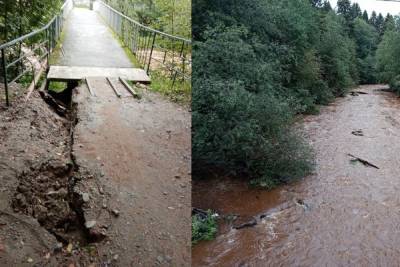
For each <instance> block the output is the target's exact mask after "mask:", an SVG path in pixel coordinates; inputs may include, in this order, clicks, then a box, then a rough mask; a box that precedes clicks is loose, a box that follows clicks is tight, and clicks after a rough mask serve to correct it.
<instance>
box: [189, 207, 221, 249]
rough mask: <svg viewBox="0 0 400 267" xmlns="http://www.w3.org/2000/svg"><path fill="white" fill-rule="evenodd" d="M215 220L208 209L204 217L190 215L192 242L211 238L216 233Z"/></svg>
mask: <svg viewBox="0 0 400 267" xmlns="http://www.w3.org/2000/svg"><path fill="white" fill-rule="evenodd" d="M217 229H218V228H217V222H216V219H215V217H214V216H213V214H212V212H211V211H210V210H209V211H208V213H207V217H206V218H202V217H200V216H199V215H197V214H196V215H193V216H192V244H196V243H197V242H199V241H201V240H213V239H214V238H215V235H216V233H217Z"/></svg>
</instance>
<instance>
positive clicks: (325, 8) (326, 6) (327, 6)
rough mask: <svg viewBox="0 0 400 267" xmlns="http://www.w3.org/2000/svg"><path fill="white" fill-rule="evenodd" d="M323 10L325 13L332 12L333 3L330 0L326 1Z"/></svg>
mask: <svg viewBox="0 0 400 267" xmlns="http://www.w3.org/2000/svg"><path fill="white" fill-rule="evenodd" d="M322 10H323V11H325V12H329V11H332V6H331V3H330V2H329V1H328V0H325V1H324V2H323V3H322Z"/></svg>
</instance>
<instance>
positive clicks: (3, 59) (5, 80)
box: [1, 48, 10, 107]
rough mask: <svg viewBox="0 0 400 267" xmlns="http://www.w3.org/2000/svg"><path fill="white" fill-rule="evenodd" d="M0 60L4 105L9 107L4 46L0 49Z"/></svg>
mask: <svg viewBox="0 0 400 267" xmlns="http://www.w3.org/2000/svg"><path fill="white" fill-rule="evenodd" d="M1 62H2V67H3V75H4V90H5V93H6V105H7V107H9V106H10V102H9V99H8V81H7V60H6V53H5V51H4V48H3V49H1Z"/></svg>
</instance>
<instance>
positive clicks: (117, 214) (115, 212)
mask: <svg viewBox="0 0 400 267" xmlns="http://www.w3.org/2000/svg"><path fill="white" fill-rule="evenodd" d="M111 212H112V214H113V215H114V216H115V217H118V216H119V210H116V209H113V210H112V211H111Z"/></svg>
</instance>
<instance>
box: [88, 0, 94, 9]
mask: <svg viewBox="0 0 400 267" xmlns="http://www.w3.org/2000/svg"><path fill="white" fill-rule="evenodd" d="M89 8H90V10H93V0H90V7H89Z"/></svg>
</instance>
